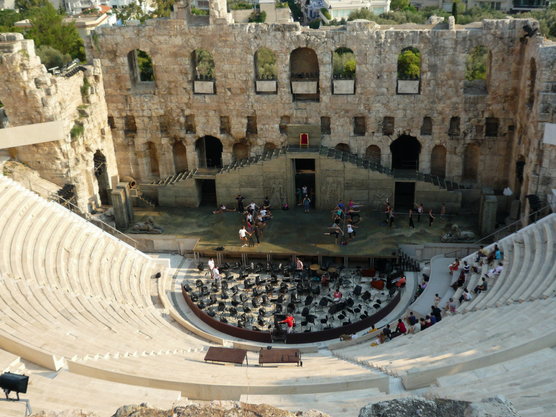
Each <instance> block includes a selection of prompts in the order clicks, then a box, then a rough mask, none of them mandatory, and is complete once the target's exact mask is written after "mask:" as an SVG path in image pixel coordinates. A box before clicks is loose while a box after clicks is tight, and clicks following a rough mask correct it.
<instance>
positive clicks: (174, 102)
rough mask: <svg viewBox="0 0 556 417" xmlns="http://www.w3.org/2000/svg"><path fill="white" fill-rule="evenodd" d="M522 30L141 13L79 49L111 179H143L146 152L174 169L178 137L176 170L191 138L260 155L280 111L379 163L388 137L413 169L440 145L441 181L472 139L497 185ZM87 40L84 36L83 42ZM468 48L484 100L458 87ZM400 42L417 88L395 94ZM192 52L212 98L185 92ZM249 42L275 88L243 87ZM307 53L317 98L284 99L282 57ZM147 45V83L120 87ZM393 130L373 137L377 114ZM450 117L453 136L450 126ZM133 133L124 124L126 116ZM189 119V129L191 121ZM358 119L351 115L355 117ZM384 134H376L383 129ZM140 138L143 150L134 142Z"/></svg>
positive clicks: (484, 182) (502, 23) (456, 176)
mask: <svg viewBox="0 0 556 417" xmlns="http://www.w3.org/2000/svg"><path fill="white" fill-rule="evenodd" d="M524 25H531V26H532V27H536V26H537V23H536V22H534V21H528V20H518V19H507V20H498V21H495V20H485V21H483V23H482V26H481V27H480V28H476V27H474V28H469V29H458V30H435V29H433V28H432V27H431V26H423V29H411V30H404V29H403V28H401V27H400V28H394V29H390V30H381V29H380V28H379V27H378V26H376V25H375V24H374V23H373V22H367V21H356V22H348V25H347V27H339V28H331V29H330V30H318V31H315V30H308V29H306V28H301V26H299V25H298V24H297V23H294V24H277V25H270V26H269V25H265V24H248V25H243V24H229V25H228V24H219V25H210V26H201V27H198V26H188V25H187V23H186V21H183V20H152V21H147V22H146V23H145V24H144V25H141V26H134V27H123V28H122V27H119V28H99V29H98V30H97V31H96V34H95V35H94V36H93V37H92V38H91V39H90V42H88V45H87V53H88V57H89V59H93V58H99V59H100V61H101V64H102V70H103V73H104V83H105V87H106V91H107V94H106V101H107V105H108V112H109V116H111V117H112V118H113V120H114V129H113V136H114V140H115V146H116V154H117V158H118V162H119V164H118V168H119V172H120V175H121V176H125V175H131V176H133V177H134V178H136V179H138V180H140V181H146V180H149V179H153V177H154V176H153V172H152V171H151V170H150V162H151V160H150V151H149V152H147V151H146V150H147V146H151V147H152V146H154V147H156V151H157V155H158V164H159V173H158V175H159V176H160V177H164V176H168V175H171V174H173V173H174V172H175V168H174V162H173V158H172V147H173V144H174V143H175V142H176V141H181V142H183V143H184V144H185V147H186V150H187V160H188V168H189V169H193V168H195V167H197V166H198V156H197V154H196V148H195V141H196V140H197V139H199V138H201V137H203V136H205V135H211V136H214V137H216V138H218V139H220V141H221V142H222V144H223V163H224V164H226V163H229V162H230V161H231V160H232V148H233V145H234V144H236V143H238V142H240V141H241V142H242V143H245V144H247V145H248V147H249V150H250V153H251V155H254V154H260V153H262V151H263V148H264V146H265V144H266V143H272V144H274V145H275V146H278V147H279V146H282V145H284V144H285V143H286V140H287V135H286V133H285V132H284V129H282V131H281V129H280V121H281V118H282V117H283V116H287V117H289V121H290V123H292V124H313V125H314V124H320V123H321V117H329V118H330V126H331V130H330V134H327V133H325V134H324V135H323V136H322V144H323V145H325V146H335V145H336V144H338V143H345V144H347V145H349V149H350V152H352V153H356V154H358V155H360V156H363V155H365V152H366V149H367V148H368V147H369V146H370V145H377V146H378V147H379V148H380V151H381V161H382V164H383V165H386V166H389V165H390V163H391V153H390V144H391V143H392V141H394V140H395V139H397V138H398V137H399V136H400V135H403V134H407V135H411V136H414V137H416V138H417V139H418V140H419V142H420V143H421V153H420V156H419V170H420V171H421V172H424V173H428V172H430V163H431V152H432V149H433V148H434V147H435V146H436V145H441V146H444V147H445V148H446V151H447V152H446V153H447V155H446V176H447V178H448V179H451V180H454V181H457V182H460V181H462V180H464V179H465V178H462V176H463V175H462V174H463V170H464V167H463V164H464V154H465V150H466V148H467V146H468V145H469V144H470V143H476V144H477V145H478V148H479V151H478V158H479V164H478V178H477V180H476V181H474V180H471V181H470V182H475V183H476V184H477V185H480V186H491V187H494V188H496V189H500V188H503V187H506V186H507V185H509V181H508V176H509V170H510V165H511V158H512V156H513V154H512V142H513V140H514V132H515V130H516V115H517V111H518V105H519V100H520V88H521V84H522V76H523V74H522V73H523V68H522V67H523V61H522V59H523V56H524V54H525V50H526V49H527V45H528V43H527V42H523V41H521V39H523V38H524V36H525V32H524V31H523V26H524ZM93 39H94V41H93ZM476 45H484V46H486V47H488V48H489V51H490V58H489V70H488V72H489V76H488V95H466V94H464V92H463V86H464V77H465V60H466V55H467V53H468V52H469V50H470V49H471V48H472V47H474V46H476ZM342 46H344V47H348V48H350V49H352V50H353V51H354V53H355V55H356V59H357V70H356V76H357V80H356V94H354V95H334V94H332V52H333V51H334V50H335V49H336V48H338V47H342ZM409 46H414V47H417V48H418V49H419V50H420V52H421V56H422V62H421V74H422V75H421V86H420V94H417V95H398V94H397V93H396V81H397V58H398V54H399V52H400V51H401V50H402V49H403V48H405V47H409ZM199 47H203V48H205V49H207V50H208V51H210V52H211V53H212V55H213V57H214V61H215V78H216V82H215V88H216V94H214V95H209V94H194V91H193V78H194V68H193V65H192V61H191V55H192V53H193V51H194V50H195V49H197V48H199ZM260 47H268V48H270V49H271V50H273V51H274V52H275V54H276V56H277V66H278V91H277V93H276V94H257V93H256V92H255V71H254V65H255V63H254V59H255V58H254V57H255V53H256V51H257V50H258V49H259V48H260ZM296 48H310V49H312V50H314V51H315V52H316V54H317V57H318V61H319V73H320V76H319V96H320V97H319V101H318V102H307V101H296V100H295V97H294V96H293V95H292V90H291V86H290V54H291V53H292V51H293V50H295V49H296ZM135 49H140V50H142V51H145V52H147V53H148V54H149V55H150V57H151V58H152V61H153V66H154V75H155V82H154V83H139V84H135V85H132V82H131V79H130V74H129V65H128V60H127V54H128V53H129V52H130V51H133V50H135ZM222 116H225V117H228V118H229V133H221V117H222ZM249 116H256V117H257V134H247V133H246V126H247V123H248V117H249ZM356 117H359V118H364V124H365V132H364V134H363V135H361V132H360V131H359V132H358V133H357V134H354V119H355V118H356ZM386 117H390V118H393V126H391V127H392V128H393V129H392V131H391V132H386V133H384V131H385V130H384V129H385V126H384V121H385V120H387V121H388V122H391V121H392V119H389V120H388V119H385V118H386ZM425 117H430V118H431V120H432V132H431V134H426V132H425V133H423V134H422V133H421V127H422V125H423V120H424V118H425ZM453 117H459V118H460V121H461V122H460V125H459V132H458V131H455V132H454V131H450V121H451V119H452V118H453ZM487 117H488V118H494V119H497V120H498V123H499V128H498V134H497V136H496V137H488V138H486V137H485V135H484V128H485V123H486V118H487ZM130 119H132V120H133V129H129V125H130V123H129V120H130ZM192 120H194V126H193V127H192V124H191V121H192ZM126 121H128V123H126ZM358 122H359V123H361V119H359V120H358ZM386 130H387V129H386ZM147 142H150V143H152V144H153V145H146V144H147Z"/></svg>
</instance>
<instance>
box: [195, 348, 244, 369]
mask: <svg viewBox="0 0 556 417" xmlns="http://www.w3.org/2000/svg"><path fill="white" fill-rule="evenodd" d="M246 358H247V351H246V350H245V349H234V348H231V349H230V348H222V347H210V348H209V350H208V352H207V354H206V355H205V362H207V361H211V362H224V363H235V364H238V365H243V362H244V361H245V359H246ZM247 366H249V361H247Z"/></svg>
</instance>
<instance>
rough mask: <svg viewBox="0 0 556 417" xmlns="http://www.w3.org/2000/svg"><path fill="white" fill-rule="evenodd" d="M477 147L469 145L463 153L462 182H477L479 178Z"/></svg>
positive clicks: (474, 144) (472, 144) (478, 153)
mask: <svg viewBox="0 0 556 417" xmlns="http://www.w3.org/2000/svg"><path fill="white" fill-rule="evenodd" d="M479 156H480V152H479V145H477V144H476V143H470V144H469V145H467V148H465V152H464V153H463V175H462V180H463V181H469V182H477V180H478V177H479Z"/></svg>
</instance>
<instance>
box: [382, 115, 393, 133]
mask: <svg viewBox="0 0 556 417" xmlns="http://www.w3.org/2000/svg"><path fill="white" fill-rule="evenodd" d="M394 121H395V119H394V118H393V117H391V116H385V117H384V119H382V134H383V135H393V134H394Z"/></svg>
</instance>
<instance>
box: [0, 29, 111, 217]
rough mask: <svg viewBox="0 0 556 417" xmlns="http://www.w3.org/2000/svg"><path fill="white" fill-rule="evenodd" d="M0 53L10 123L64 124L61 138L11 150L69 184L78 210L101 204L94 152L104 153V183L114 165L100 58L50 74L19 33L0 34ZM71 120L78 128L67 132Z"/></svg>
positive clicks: (1, 89)
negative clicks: (64, 72)
mask: <svg viewBox="0 0 556 417" xmlns="http://www.w3.org/2000/svg"><path fill="white" fill-rule="evenodd" d="M0 53H1V61H0V101H2V103H3V104H4V106H5V112H6V116H7V118H8V120H9V126H11V127H15V126H23V125H29V124H35V123H43V122H49V121H54V120H61V121H62V122H63V126H64V138H63V140H60V141H56V142H47V143H42V144H36V145H31V146H21V147H16V148H13V149H11V150H10V153H11V155H12V156H13V157H15V158H16V159H17V160H18V161H20V162H24V163H25V164H27V165H28V166H29V167H30V168H32V169H35V170H37V171H38V172H39V173H40V174H41V176H42V177H43V178H45V179H47V180H49V181H52V182H54V183H55V184H57V185H59V186H63V185H64V184H74V185H75V187H76V195H77V203H78V205H79V207H80V208H81V209H82V210H87V211H88V210H90V209H91V207H92V203H94V204H97V205H98V204H100V197H99V181H98V180H97V178H96V176H95V172H94V171H95V167H94V162H93V157H94V155H95V153H96V152H97V151H100V152H101V153H102V154H103V156H104V157H105V158H106V163H105V164H104V166H103V168H101V169H102V170H103V174H102V175H103V178H104V186H105V188H106V187H108V188H110V183H111V177H112V176H114V175H117V169H116V157H115V153H114V146H113V143H112V137H111V132H110V129H109V128H108V122H107V108H106V101H105V99H104V86H103V82H102V72H101V68H100V63H99V61H98V60H95V61H93V62H92V65H87V66H85V67H84V69H85V70H84V71H79V72H77V73H76V74H75V75H72V76H71V77H67V78H66V77H62V76H52V75H51V74H49V73H48V72H47V71H46V68H45V67H44V65H42V64H41V62H40V59H39V58H38V57H37V56H36V55H35V48H34V44H33V41H31V40H24V39H23V36H22V35H21V34H2V35H0ZM85 80H86V82H85ZM74 126H82V128H83V129H77V130H74V135H73V136H72V135H71V133H70V132H71V131H72V128H74ZM75 132H77V133H75ZM97 173H99V171H98V170H97Z"/></svg>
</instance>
